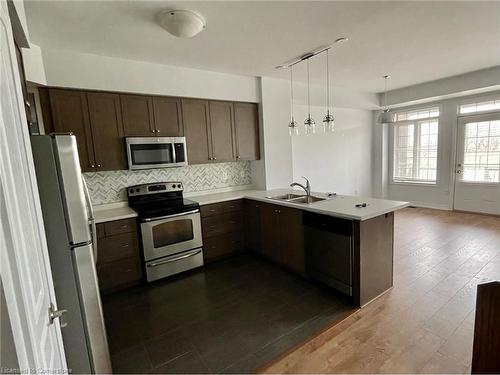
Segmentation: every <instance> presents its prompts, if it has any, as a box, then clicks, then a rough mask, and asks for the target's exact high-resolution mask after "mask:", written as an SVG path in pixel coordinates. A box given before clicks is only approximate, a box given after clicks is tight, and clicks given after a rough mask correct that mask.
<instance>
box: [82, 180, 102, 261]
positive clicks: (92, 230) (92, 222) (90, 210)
mask: <svg viewBox="0 0 500 375" xmlns="http://www.w3.org/2000/svg"><path fill="white" fill-rule="evenodd" d="M82 183H83V192H84V193H85V202H86V203H87V212H88V215H89V224H90V234H91V236H92V249H93V253H94V263H95V264H97V255H98V253H97V228H96V224H95V217H94V209H93V208H92V201H91V200H90V194H89V188H88V187H87V182H86V181H85V177H83V175H82Z"/></svg>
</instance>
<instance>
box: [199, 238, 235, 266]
mask: <svg viewBox="0 0 500 375" xmlns="http://www.w3.org/2000/svg"><path fill="white" fill-rule="evenodd" d="M242 249H243V234H242V233H241V232H236V233H230V234H223V235H220V236H214V237H210V238H208V239H207V240H206V241H205V242H204V243H203V256H204V258H205V261H206V262H210V261H211V260H215V259H218V258H222V257H224V256H226V255H230V254H234V253H236V252H239V251H241V250H242Z"/></svg>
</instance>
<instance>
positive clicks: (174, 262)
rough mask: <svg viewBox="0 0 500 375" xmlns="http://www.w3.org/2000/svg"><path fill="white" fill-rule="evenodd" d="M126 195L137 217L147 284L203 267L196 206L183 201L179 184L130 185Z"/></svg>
mask: <svg viewBox="0 0 500 375" xmlns="http://www.w3.org/2000/svg"><path fill="white" fill-rule="evenodd" d="M127 194H128V201H129V206H130V207H131V208H133V209H134V210H136V211H137V213H138V215H139V220H140V224H141V236H142V246H143V250H144V262H145V265H146V277H147V280H148V281H154V280H158V279H161V278H163V277H166V276H170V275H174V274H176V273H179V272H183V271H186V270H189V269H192V268H195V267H200V266H202V265H203V247H202V246H203V242H202V235H201V220H200V207H199V204H198V203H196V202H193V201H190V200H188V199H184V197H183V186H182V183H181V182H178V181H174V182H160V183H153V184H143V185H136V186H130V187H128V188H127Z"/></svg>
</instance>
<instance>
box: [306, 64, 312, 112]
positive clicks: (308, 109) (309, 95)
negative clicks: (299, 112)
mask: <svg viewBox="0 0 500 375" xmlns="http://www.w3.org/2000/svg"><path fill="white" fill-rule="evenodd" d="M310 91H311V90H310V87H309V59H307V112H308V115H309V116H308V117H309V118H311V92H310Z"/></svg>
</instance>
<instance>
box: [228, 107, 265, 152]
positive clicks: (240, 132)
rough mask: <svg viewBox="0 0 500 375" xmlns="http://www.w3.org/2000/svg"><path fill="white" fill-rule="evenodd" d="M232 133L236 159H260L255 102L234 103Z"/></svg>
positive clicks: (257, 112) (257, 116) (257, 115)
mask: <svg viewBox="0 0 500 375" xmlns="http://www.w3.org/2000/svg"><path fill="white" fill-rule="evenodd" d="M234 133H235V152H236V159H237V160H258V159H260V145H259V111H258V106H257V104H255V103H234Z"/></svg>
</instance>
